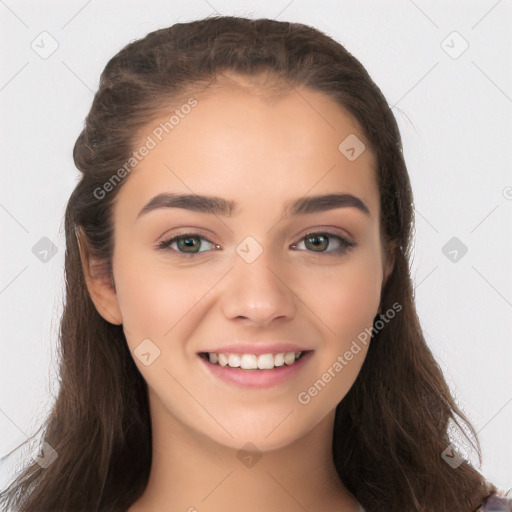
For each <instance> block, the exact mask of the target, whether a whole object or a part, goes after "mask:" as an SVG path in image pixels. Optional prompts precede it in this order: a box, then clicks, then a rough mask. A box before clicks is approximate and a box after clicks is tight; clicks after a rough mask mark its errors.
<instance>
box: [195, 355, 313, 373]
mask: <svg viewBox="0 0 512 512" xmlns="http://www.w3.org/2000/svg"><path fill="white" fill-rule="evenodd" d="M308 352H311V350H304V351H301V352H279V353H276V354H271V353H268V354H261V355H256V354H232V353H222V352H221V353H216V352H200V353H199V357H202V358H203V359H204V360H205V361H207V362H208V363H210V364H214V365H218V366H222V367H224V368H239V369H242V370H248V371H251V370H274V369H275V368H280V367H282V366H292V365H294V364H295V363H296V362H297V361H298V360H299V359H300V358H301V357H304V356H305V355H306V354H307V353H308Z"/></svg>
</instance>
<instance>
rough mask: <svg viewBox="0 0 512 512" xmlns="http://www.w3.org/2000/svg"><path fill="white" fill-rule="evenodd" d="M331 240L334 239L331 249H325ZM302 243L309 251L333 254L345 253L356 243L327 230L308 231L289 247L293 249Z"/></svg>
mask: <svg viewBox="0 0 512 512" xmlns="http://www.w3.org/2000/svg"><path fill="white" fill-rule="evenodd" d="M302 240H304V242H302ZM332 240H335V241H336V244H335V247H334V248H333V249H330V250H327V248H328V247H329V245H330V243H331V241H332ZM302 243H304V246H305V247H306V248H308V249H311V250H310V251H309V252H316V253H325V252H328V253H334V254H341V253H345V252H347V251H348V250H349V249H351V248H352V247H355V245H356V244H355V243H353V242H349V241H348V240H347V239H345V238H343V237H341V236H339V235H335V234H334V233H330V232H328V231H327V232H314V233H308V234H307V235H306V236H305V237H304V238H302V239H301V241H300V242H299V243H298V244H292V245H291V246H290V247H291V248H292V249H295V248H297V247H298V246H299V245H301V244H302Z"/></svg>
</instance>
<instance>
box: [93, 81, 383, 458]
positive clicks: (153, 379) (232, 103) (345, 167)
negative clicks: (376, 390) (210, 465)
mask: <svg viewBox="0 0 512 512" xmlns="http://www.w3.org/2000/svg"><path fill="white" fill-rule="evenodd" d="M240 83H241V84H242V79H240ZM297 91H298V92H296V91H293V90H292V91H291V92H289V93H286V94H284V95H283V96H281V97H279V98H273V99H272V98H269V97H268V96H265V95H264V94H261V93H258V94H256V93H255V92H254V91H253V90H252V89H250V88H249V87H245V86H243V85H240V86H236V85H228V84H227V83H226V84H225V85H223V86H220V87H217V88H216V89H215V90H213V91H212V92H210V93H209V94H208V95H205V96H195V98H196V100H197V105H196V106H195V107H193V108H191V109H188V108H187V109H184V110H183V112H185V111H186V112H188V113H187V114H186V115H185V114H183V113H182V115H181V116H180V120H179V123H177V124H175V125H174V127H173V129H172V131H169V133H168V134H165V132H164V136H163V137H162V140H161V141H160V140H158V138H157V137H156V136H155V133H160V132H159V131H158V130H157V132H155V131H154V130H155V128H157V127H158V126H159V124H160V123H161V122H164V121H166V120H167V121H168V120H169V117H170V114H167V113H166V115H162V118H161V119H157V120H156V121H155V122H153V123H151V124H150V125H148V126H147V129H146V130H145V131H144V133H142V134H141V138H140V141H141V143H140V144H139V145H137V147H140V146H142V145H143V144H144V142H145V141H147V140H148V139H147V137H148V136H150V137H151V138H152V139H154V140H155V141H156V145H155V147H153V148H152V149H151V150H150V151H149V153H148V154H147V155H146V156H145V157H144V158H143V159H142V161H141V162H140V163H139V164H138V165H137V166H136V167H135V169H134V170H133V171H132V172H131V174H130V175H129V176H128V177H127V178H126V182H125V183H123V185H122V188H121V190H120V191H119V193H118V195H117V197H116V201H115V204H114V232H115V235H114V253H113V274H114V281H115V292H112V294H111V296H107V297H103V299H102V300H103V301H104V304H103V306H106V307H107V309H108V310H109V312H110V314H109V317H108V320H110V321H113V320H112V319H113V318H114V319H117V321H118V322H120V323H121V322H122V324H123V328H124V331H125V334H126V338H127V342H128V346H129V349H130V352H131V354H132V356H133V358H134V361H135V364H136V365H137V367H138V369H139V370H140V372H141V374H142V376H143V378H144V379H145V380H146V382H147V384H148V388H149V393H150V403H151V408H152V416H153V420H155V415H158V417H159V421H162V422H166V423H167V425H173V426H174V427H176V428H184V429H186V430H187V431H188V432H193V433H195V434H197V436H198V438H201V437H208V438H209V439H213V440H215V441H216V442H218V443H221V444H223V445H225V446H230V447H233V448H237V449H238V448H240V447H241V446H243V445H244V444H245V443H246V442H248V441H251V442H252V443H253V444H255V445H256V446H257V447H258V448H259V449H260V450H269V449H276V448H279V447H283V446H285V445H288V444H290V443H291V442H293V441H294V440H296V439H299V438H301V437H302V436H304V435H305V434H307V433H308V432H309V431H311V429H313V427H315V426H316V425H317V424H318V423H319V422H320V421H321V420H322V419H324V418H326V416H327V415H328V414H330V413H332V411H333V410H334V409H335V407H336V405H337V404H338V403H339V402H340V401H341V400H342V399H343V397H344V396H345V395H346V393H347V391H348V390H349V389H350V387H351V386H352V384H353V383H354V380H355V379H356V377H357V375H358V373H359V371H360V368H361V365H362V363H363V361H364V358H365V355H366V353H367V349H368V346H367V345H366V346H365V345H362V344H361V343H359V345H360V347H359V348H360V350H359V351H358V352H357V353H356V354H354V353H352V357H351V358H350V360H349V359H348V358H346V357H344V355H345V353H346V352H347V351H350V348H351V346H352V347H353V342H354V340H357V336H358V335H359V334H360V333H362V332H364V330H365V328H367V329H369V328H371V326H372V323H373V319H374V317H375V315H376V314H377V312H378V308H379V302H380V294H381V289H382V285H383V279H384V278H385V277H386V275H387V273H389V271H390V268H389V266H388V265H387V264H386V261H385V259H384V256H383V248H382V247H381V238H380V231H379V194H378V188H377V182H376V175H375V167H376V160H375V158H374V155H373V154H372V152H371V151H370V149H369V146H368V145H367V144H366V149H365V150H363V152H362V153H361V154H360V155H359V156H357V158H355V159H353V158H351V159H349V158H347V154H348V155H349V156H352V157H353V155H352V153H351V152H350V150H349V152H348V153H347V152H346V151H345V152H343V151H340V149H339V148H338V146H339V145H340V143H341V142H342V141H344V140H345V139H346V138H347V137H348V136H354V135H355V136H357V137H358V139H359V140H360V141H364V140H365V138H364V135H363V133H362V132H361V131H360V130H359V128H358V126H357V124H356V123H355V121H354V120H353V119H352V117H351V116H349V115H348V114H347V113H346V112H345V111H344V110H342V108H341V107H339V106H338V105H337V104H336V103H335V102H334V101H333V100H331V99H330V98H328V97H327V96H325V95H323V94H321V93H318V92H315V91H312V90H308V89H306V88H302V89H297ZM299 92H300V94H299ZM171 114H172V113H171ZM160 131H161V130H160ZM349 140H350V139H349ZM343 148H344V146H343ZM357 152H358V149H357V148H356V155H357ZM160 194H174V195H192V196H193V198H194V196H196V197H195V201H193V204H195V205H196V206H195V208H196V209H193V206H191V203H190V201H189V202H188V203H187V201H186V200H176V199H175V200H174V202H172V201H169V199H167V200H165V199H164V200H161V201H159V202H153V207H152V208H151V207H148V208H146V211H145V212H143V213H141V210H143V209H144V207H145V205H147V204H148V203H150V202H151V200H152V199H153V198H154V197H155V196H158V195H160ZM332 194H340V195H345V200H344V201H343V198H342V201H341V202H340V200H338V202H333V201H329V200H323V201H310V202H309V205H306V206H305V207H303V208H302V209H301V210H300V211H299V212H297V211H294V208H293V203H294V202H296V201H297V200H303V199H304V198H306V197H308V198H313V197H316V196H324V195H332ZM197 196H208V197H214V198H216V199H217V201H216V203H214V205H215V204H216V205H217V207H218V208H217V209H216V210H215V211H214V213H212V210H208V209H207V208H206V209H205V208H204V207H201V206H198V205H200V204H203V203H201V201H200V200H199V199H198V197H197ZM349 196H353V197H352V198H350V197H349ZM347 197H348V199H347ZM354 198H355V199H354ZM210 206H211V205H210ZM295 210H297V208H295ZM178 235H181V238H175V237H177V236H178ZM102 311H103V312H104V311H105V310H104V309H102ZM100 312H101V311H100ZM105 317H106V316H105ZM211 352H214V353H216V354H219V353H224V354H225V356H226V358H227V360H228V366H227V367H224V366H221V364H219V362H225V361H224V359H223V357H224V356H220V355H216V356H212V360H213V361H215V360H216V359H217V363H215V364H214V363H211V362H209V361H207V359H206V358H205V357H204V356H203V355H202V354H204V353H211ZM295 352H297V353H299V352H301V353H302V355H301V357H299V359H297V360H296V361H295V362H294V363H292V361H294V360H295V356H296V355H298V354H294V353H295ZM283 353H284V354H288V355H287V356H285V359H286V362H284V363H283V361H282V359H283V356H279V355H277V354H283ZM290 353H291V354H292V355H291V356H290ZM229 354H234V355H232V356H230V355H229ZM244 354H245V355H244ZM265 354H266V355H265ZM268 354H272V356H269V355H268ZM237 356H242V357H238V358H237ZM206 357H207V358H208V357H209V356H206ZM340 358H341V359H342V360H343V361H344V362H343V363H341V359H340ZM239 359H241V360H242V361H243V364H244V366H246V368H244V369H242V368H236V367H233V368H231V367H230V366H229V365H230V364H233V365H237V364H240V361H239ZM337 362H338V364H336V363H337ZM288 363H290V364H288ZM254 365H256V366H258V365H259V366H260V367H262V368H260V369H254V368H252V369H251V367H252V366H254ZM266 365H269V366H272V367H273V368H272V369H270V368H266ZM340 366H341V369H340ZM326 372H327V373H329V374H330V378H328V377H326V376H325V374H326ZM319 380H320V381H321V384H319ZM315 383H316V387H315ZM312 389H313V391H312ZM315 389H316V392H315V391H314V390H315ZM277 425H279V428H276V426H277Z"/></svg>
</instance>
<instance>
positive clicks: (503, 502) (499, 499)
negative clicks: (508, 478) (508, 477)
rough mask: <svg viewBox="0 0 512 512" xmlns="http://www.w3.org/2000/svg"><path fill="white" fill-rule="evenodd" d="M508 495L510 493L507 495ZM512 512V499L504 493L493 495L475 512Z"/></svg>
mask: <svg viewBox="0 0 512 512" xmlns="http://www.w3.org/2000/svg"><path fill="white" fill-rule="evenodd" d="M507 494H508V493H507ZM491 511H494V512H512V498H510V497H507V495H505V494H504V493H499V494H492V495H491V496H489V497H487V498H485V500H484V502H483V503H482V505H481V506H480V508H478V509H477V510H476V511H475V512H491Z"/></svg>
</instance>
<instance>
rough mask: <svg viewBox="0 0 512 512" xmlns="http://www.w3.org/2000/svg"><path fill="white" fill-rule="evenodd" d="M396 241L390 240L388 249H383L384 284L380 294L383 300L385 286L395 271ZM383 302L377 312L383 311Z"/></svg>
mask: <svg viewBox="0 0 512 512" xmlns="http://www.w3.org/2000/svg"><path fill="white" fill-rule="evenodd" d="M396 247H397V244H396V242H389V243H388V244H387V245H386V249H385V250H384V251H383V255H382V265H383V277H382V286H381V288H380V295H381V301H382V292H383V291H384V287H385V286H386V283H387V282H388V278H389V276H390V275H391V272H393V268H394V266H395V258H396ZM381 310H382V302H381V304H379V309H378V311H377V313H381V312H382V311H381Z"/></svg>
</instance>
